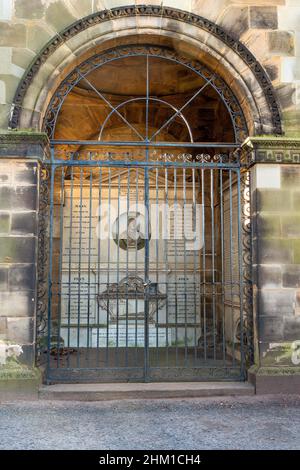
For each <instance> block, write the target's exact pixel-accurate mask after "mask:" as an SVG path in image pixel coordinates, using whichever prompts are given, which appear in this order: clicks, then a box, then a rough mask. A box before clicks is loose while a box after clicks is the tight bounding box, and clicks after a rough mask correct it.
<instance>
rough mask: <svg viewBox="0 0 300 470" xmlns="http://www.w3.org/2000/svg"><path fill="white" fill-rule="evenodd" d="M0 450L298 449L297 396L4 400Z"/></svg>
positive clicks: (299, 415) (299, 417) (299, 407)
mask: <svg viewBox="0 0 300 470" xmlns="http://www.w3.org/2000/svg"><path fill="white" fill-rule="evenodd" d="M0 449H22V450H25V449H70V450H72V449H96V450H101V449H105V450H106V449H107V450H111V449H122V450H125V449H129V450H132V449H144V450H151V449H154V450H155V449H159V450H161V449H166V450H167V449H180V450H189V449H300V396H298V397H293V396H290V397H287V396H285V397H280V398H278V397H271V396H269V397H263V398H262V397H241V398H237V397H236V398H214V399H210V398H209V399H207V398H202V399H187V400H179V399H176V400H175V399H173V400H124V401H110V402H109V401H107V402H90V403H82V402H61V401H59V402H58V401H42V400H41V401H36V402H15V403H2V404H1V405H0Z"/></svg>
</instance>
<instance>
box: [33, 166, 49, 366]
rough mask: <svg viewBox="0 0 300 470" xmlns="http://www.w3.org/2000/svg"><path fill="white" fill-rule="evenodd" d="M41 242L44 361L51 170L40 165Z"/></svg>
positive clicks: (39, 333)
mask: <svg viewBox="0 0 300 470" xmlns="http://www.w3.org/2000/svg"><path fill="white" fill-rule="evenodd" d="M39 196H40V198H39V199H40V200H39V228H38V234H39V242H38V290H37V314H36V362H37V364H38V365H41V364H42V362H43V356H42V353H43V351H44V350H45V347H46V345H45V344H44V341H45V337H46V334H47V318H48V282H47V280H48V238H49V237H48V211H49V172H48V169H47V168H46V167H45V166H41V167H40V185H39Z"/></svg>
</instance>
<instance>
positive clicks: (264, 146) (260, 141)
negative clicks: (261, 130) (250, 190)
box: [242, 136, 300, 166]
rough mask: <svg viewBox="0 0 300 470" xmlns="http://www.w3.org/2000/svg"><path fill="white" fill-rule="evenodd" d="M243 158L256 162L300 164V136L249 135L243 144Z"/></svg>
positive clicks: (251, 163)
mask: <svg viewBox="0 0 300 470" xmlns="http://www.w3.org/2000/svg"><path fill="white" fill-rule="evenodd" d="M242 160H243V161H244V162H245V163H247V164H248V165H249V166H250V165H253V164H254V163H273V164H274V163H290V164H291V163H294V164H300V138H288V137H275V136H273V137H271V136H257V137H248V138H247V139H246V140H245V142H244V143H243V145H242Z"/></svg>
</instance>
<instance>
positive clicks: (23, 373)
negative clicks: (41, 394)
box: [0, 358, 41, 382]
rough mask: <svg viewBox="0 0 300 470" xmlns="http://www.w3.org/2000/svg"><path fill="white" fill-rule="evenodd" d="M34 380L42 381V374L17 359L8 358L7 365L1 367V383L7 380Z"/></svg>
mask: <svg viewBox="0 0 300 470" xmlns="http://www.w3.org/2000/svg"><path fill="white" fill-rule="evenodd" d="M20 379H22V380H23V379H33V380H35V381H38V382H39V381H40V380H41V372H40V370H39V369H37V368H30V367H28V366H26V365H24V364H20V362H19V361H18V360H17V359H15V358H8V360H7V363H6V364H5V365H1V366H0V382H1V381H6V380H20Z"/></svg>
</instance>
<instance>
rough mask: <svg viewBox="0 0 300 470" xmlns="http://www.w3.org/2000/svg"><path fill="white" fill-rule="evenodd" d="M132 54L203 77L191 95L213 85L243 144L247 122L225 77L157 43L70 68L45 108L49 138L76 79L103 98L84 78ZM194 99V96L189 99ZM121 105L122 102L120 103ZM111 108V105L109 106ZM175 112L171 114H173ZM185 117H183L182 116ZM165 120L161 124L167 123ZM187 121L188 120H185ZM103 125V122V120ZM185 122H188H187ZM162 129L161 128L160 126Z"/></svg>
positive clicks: (114, 52)
mask: <svg viewBox="0 0 300 470" xmlns="http://www.w3.org/2000/svg"><path fill="white" fill-rule="evenodd" d="M133 56H144V57H145V56H146V57H147V58H151V57H155V58H160V59H164V60H168V61H172V62H176V63H178V64H180V65H182V66H184V67H186V68H188V69H190V70H192V71H193V72H194V73H195V74H197V75H198V76H200V77H201V78H202V79H203V80H204V85H203V86H202V87H201V88H200V89H199V90H198V91H197V92H196V93H195V95H194V97H196V96H197V95H198V94H199V93H201V91H202V90H203V89H204V88H205V87H206V86H210V87H212V88H213V89H214V90H215V91H216V92H217V93H218V95H219V96H220V98H221V100H222V101H223V103H224V105H225V107H226V108H227V110H228V112H229V115H230V117H231V121H232V126H233V130H234V135H235V141H236V142H239V143H242V142H243V141H244V140H245V138H246V137H247V135H248V132H247V124H246V120H245V117H244V114H243V111H242V109H241V107H240V105H239V103H238V101H237V99H236V98H235V96H234V94H233V93H232V91H231V89H230V88H229V87H228V86H227V84H226V83H225V82H224V80H223V79H222V78H221V77H219V76H218V75H216V74H215V73H213V72H211V71H210V70H209V69H208V68H207V67H206V66H204V65H203V64H201V63H200V62H197V61H194V60H191V59H189V58H186V57H184V56H182V55H179V54H177V53H176V52H175V51H174V50H172V49H169V48H167V47H156V46H147V45H140V46H122V47H117V48H114V49H111V50H109V51H107V52H104V53H101V54H97V55H95V56H94V57H91V58H89V59H87V60H86V61H84V62H83V63H81V64H80V65H79V66H78V67H76V68H75V70H73V71H72V72H71V73H70V74H69V75H68V77H67V78H66V79H65V80H64V81H63V82H62V83H61V85H60V86H59V88H58V89H57V90H56V92H55V94H54V96H53V97H52V99H51V101H50V104H49V107H48V110H47V112H46V116H45V119H44V130H45V132H46V133H47V134H48V136H49V138H50V139H54V137H55V127H56V122H57V119H58V115H59V112H60V110H61V108H62V105H63V103H64V101H65V99H66V97H67V96H68V94H69V93H70V92H71V91H72V89H73V88H74V87H75V86H76V85H78V83H79V82H81V81H82V80H83V81H86V82H87V84H88V85H89V86H90V88H91V89H92V90H93V91H95V92H96V93H97V95H99V98H101V99H102V100H104V101H106V98H105V97H104V96H103V95H102V94H101V92H100V91H99V90H97V89H96V88H95V87H94V86H93V85H92V84H91V82H89V80H88V79H87V76H88V75H89V74H90V73H91V72H93V71H94V70H96V69H98V68H100V67H102V66H105V65H106V64H108V63H110V62H113V61H116V60H119V59H124V58H127V57H133ZM145 99H146V101H147V107H148V106H149V100H150V97H149V96H148V97H147V98H146V97H145ZM192 99H193V98H192ZM190 101H191V100H189V101H188V102H187V103H186V104H185V105H184V106H183V107H182V108H181V109H180V110H179V111H177V112H176V113H175V115H178V116H180V117H181V118H183V115H182V114H181V110H182V109H183V108H184V107H185V106H186V105H188V104H189V102H190ZM123 104H124V103H123ZM110 107H112V105H110ZM112 108H113V112H116V113H117V114H118V116H119V117H121V118H122V119H123V120H124V121H125V123H126V124H127V125H128V126H129V127H131V129H132V130H133V131H135V132H136V133H138V132H137V131H136V129H134V127H133V126H132V125H131V124H130V123H128V121H126V119H125V118H124V116H123V115H122V114H120V113H119V111H118V109H117V108H114V107H112ZM175 115H174V116H175ZM183 119H184V118H183ZM167 124H168V123H167V122H166V123H165V124H164V126H165V125H167ZM186 124H187V123H186ZM104 125H105V122H104ZM187 125H188V124H187ZM161 129H163V127H162V128H161ZM161 129H159V130H158V131H156V133H155V134H154V135H153V136H152V137H151V138H150V141H151V140H152V139H153V138H154V137H155V135H157V134H158V133H159V132H160V130H161ZM101 134H102V129H101V131H100V136H101ZM138 137H140V139H141V142H143V141H144V142H145V143H148V142H149V140H147V139H146V137H145V138H143V136H140V135H138ZM190 138H191V141H192V136H191V133H190Z"/></svg>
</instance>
